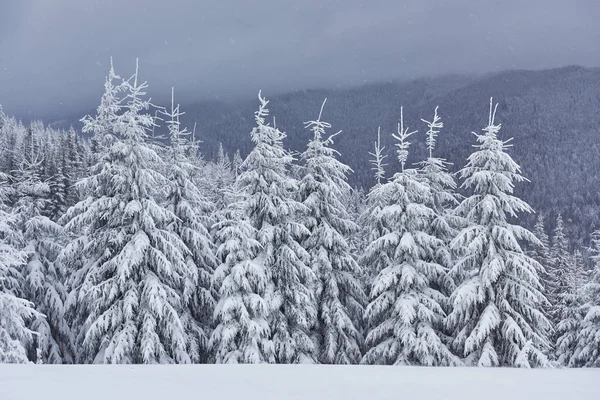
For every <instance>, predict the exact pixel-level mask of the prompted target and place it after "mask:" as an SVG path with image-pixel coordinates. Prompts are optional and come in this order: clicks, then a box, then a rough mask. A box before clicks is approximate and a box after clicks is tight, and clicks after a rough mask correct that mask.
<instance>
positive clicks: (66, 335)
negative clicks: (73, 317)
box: [15, 130, 72, 364]
mask: <svg viewBox="0 0 600 400" xmlns="http://www.w3.org/2000/svg"><path fill="white" fill-rule="evenodd" d="M28 132H29V133H30V134H28V136H27V138H26V140H25V145H26V146H27V150H26V151H25V152H24V159H23V161H22V163H21V165H20V168H19V173H18V179H17V186H16V189H17V196H18V201H17V203H16V207H15V212H16V214H17V215H18V218H19V221H18V225H19V227H20V229H21V232H23V239H24V242H25V248H24V250H25V252H26V253H27V259H26V266H25V270H24V278H25V280H24V284H23V288H24V294H25V296H26V298H27V299H28V300H30V301H31V302H33V303H34V304H35V307H36V310H37V311H39V312H40V313H41V314H39V315H36V317H35V318H33V320H32V321H31V329H33V330H34V331H35V332H37V334H36V336H35V339H36V342H37V343H36V346H35V347H36V348H37V350H38V354H37V355H36V356H37V357H39V358H38V360H37V361H39V362H43V363H45V364H48V363H50V364H61V363H63V362H71V361H72V347H71V343H70V337H71V333H70V329H69V327H68V325H67V323H66V321H65V319H64V302H65V299H66V289H65V286H64V280H65V276H64V271H62V269H61V265H60V264H59V263H55V261H56V258H57V256H58V254H59V253H60V251H61V249H62V247H61V241H62V239H63V233H62V228H61V227H60V226H59V225H58V224H57V223H55V222H53V221H52V220H50V219H49V218H48V217H47V216H45V215H44V210H45V208H46V206H47V203H48V200H47V199H48V198H49V197H50V196H49V193H50V187H49V186H48V184H47V183H45V182H42V180H41V177H40V172H41V170H40V166H41V164H42V161H43V156H42V153H43V150H42V148H41V146H40V145H39V144H37V140H36V138H35V137H34V135H33V133H32V131H31V130H29V131H28ZM42 314H43V315H42Z"/></svg>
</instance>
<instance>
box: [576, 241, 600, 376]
mask: <svg viewBox="0 0 600 400" xmlns="http://www.w3.org/2000/svg"><path fill="white" fill-rule="evenodd" d="M591 242H592V251H593V255H592V261H593V263H594V269H593V270H592V271H591V274H590V277H591V278H590V280H589V281H588V282H587V283H586V284H585V286H584V287H583V289H582V292H583V293H582V298H581V299H580V301H581V302H582V303H583V304H582V306H581V307H580V309H579V312H580V313H581V315H582V316H583V320H580V326H579V329H578V331H577V342H576V344H575V349H574V351H573V357H572V358H571V363H570V365H572V366H577V367H595V368H598V367H600V231H595V232H594V233H593V234H592V240H591Z"/></svg>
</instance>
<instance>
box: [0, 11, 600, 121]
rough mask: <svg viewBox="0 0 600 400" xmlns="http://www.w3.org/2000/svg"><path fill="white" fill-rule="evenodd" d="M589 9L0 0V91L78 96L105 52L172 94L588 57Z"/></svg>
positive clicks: (96, 91)
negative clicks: (137, 63) (137, 66)
mask: <svg viewBox="0 0 600 400" xmlns="http://www.w3.org/2000/svg"><path fill="white" fill-rule="evenodd" d="M599 17H600V1H597V0H587V1H584V0H473V1H467V0H448V1H443V0H410V1H407V0H380V1H378V0H371V1H368V0H339V1H327V0H320V1H313V0H212V1H208V0H198V1H193V0H188V1H186V0H168V1H158V0H98V1H95V0H0V103H2V104H4V106H5V108H7V109H8V110H9V111H12V112H16V113H24V112H25V113H26V112H31V113H32V114H34V115H40V114H44V113H47V112H50V111H51V112H65V111H66V110H72V109H75V108H77V107H78V106H79V107H81V106H82V105H84V104H85V105H87V104H90V101H96V100H97V99H98V98H99V96H100V94H101V92H102V83H103V79H104V75H105V74H106V72H107V69H108V60H109V57H110V56H113V58H114V61H115V66H116V68H117V72H118V73H121V74H122V75H128V74H130V73H131V72H132V71H133V67H134V63H135V61H134V60H135V57H139V58H140V68H141V74H142V77H143V78H144V79H147V80H148V81H149V84H150V86H151V88H152V94H153V95H154V96H157V95H159V96H160V94H161V93H167V92H168V90H169V88H170V87H171V86H175V87H176V89H177V91H178V93H179V94H180V95H181V97H180V99H181V98H182V97H183V98H186V99H191V98H194V99H214V98H231V97H236V96H251V95H254V92H255V91H256V90H257V89H258V88H259V87H260V88H263V89H264V90H267V91H269V92H273V91H280V90H289V89H299V88H306V87H317V86H323V85H327V86H332V85H349V84H361V83H364V82H372V81H378V80H386V79H393V78H410V77H418V76H427V75H433V74H444V73H453V72H458V73H472V72H488V71H496V70H501V69H509V68H531V69H537V68H547V67H555V66H562V65H568V64H582V65H587V66H598V65H600V50H598V46H597V43H598V42H599V40H600V27H599V25H598V24H597V20H598V18H599ZM92 104H93V103H92Z"/></svg>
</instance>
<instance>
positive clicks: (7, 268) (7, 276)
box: [0, 173, 43, 363]
mask: <svg viewBox="0 0 600 400" xmlns="http://www.w3.org/2000/svg"><path fill="white" fill-rule="evenodd" d="M8 179H9V177H8V176H7V175H5V174H2V173H0V310H2V312H1V314H0V363H27V362H29V358H28V355H29V354H31V353H32V352H33V353H34V354H35V348H34V347H33V339H34V336H35V335H36V334H35V332H33V331H32V330H31V329H30V328H29V324H30V321H32V320H33V319H34V318H41V317H43V316H41V315H39V313H37V312H36V311H35V310H34V308H33V304H32V303H31V302H29V301H27V300H25V299H24V298H23V297H22V293H23V288H22V286H23V281H24V278H23V274H22V272H23V268H24V265H25V262H26V260H27V254H26V253H25V252H24V251H22V250H21V249H20V247H21V246H22V237H21V235H20V232H19V229H18V227H17V222H18V220H17V216H16V215H14V214H13V213H11V212H9V211H7V209H6V206H5V204H6V201H7V197H8V190H9V188H8V185H7V184H6V182H7V181H8Z"/></svg>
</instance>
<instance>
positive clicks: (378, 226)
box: [359, 128, 389, 291]
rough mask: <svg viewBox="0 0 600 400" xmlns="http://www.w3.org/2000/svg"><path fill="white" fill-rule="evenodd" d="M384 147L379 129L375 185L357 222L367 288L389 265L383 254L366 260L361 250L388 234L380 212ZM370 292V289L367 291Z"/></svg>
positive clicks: (364, 284)
mask: <svg viewBox="0 0 600 400" xmlns="http://www.w3.org/2000/svg"><path fill="white" fill-rule="evenodd" d="M384 150H385V146H382V145H381V128H378V129H377V141H376V142H375V150H374V152H373V153H369V154H371V156H373V159H372V160H371V164H372V166H373V167H372V169H373V171H374V176H375V182H376V183H375V185H374V186H373V187H372V188H371V190H369V193H368V194H367V201H366V207H365V210H364V211H363V212H362V213H361V215H360V218H359V222H360V226H361V227H362V232H361V238H360V242H361V243H360V246H359V247H360V250H361V253H362V254H360V256H359V263H360V265H361V269H362V271H363V274H364V275H363V286H365V287H367V288H369V287H370V285H371V283H372V281H373V278H374V277H375V275H377V273H378V271H381V270H382V269H383V268H385V267H386V266H387V265H388V264H389V260H388V259H387V257H386V256H385V255H384V254H379V255H378V256H376V257H375V258H374V259H367V258H365V255H366V254H367V253H364V251H363V249H364V248H365V247H366V246H368V245H369V244H371V243H372V242H374V241H375V240H376V239H378V238H380V237H382V236H384V235H385V234H386V233H389V229H388V228H387V227H386V226H385V221H384V220H383V218H382V215H381V210H382V208H383V206H384V204H385V202H386V200H385V199H384V198H383V193H382V191H381V190H379V189H380V186H381V185H382V181H383V180H384V178H385V167H386V166H387V164H386V163H385V159H386V158H387V155H385V154H384ZM368 291H370V289H369V290H368Z"/></svg>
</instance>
